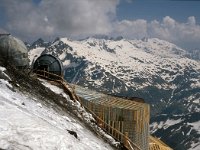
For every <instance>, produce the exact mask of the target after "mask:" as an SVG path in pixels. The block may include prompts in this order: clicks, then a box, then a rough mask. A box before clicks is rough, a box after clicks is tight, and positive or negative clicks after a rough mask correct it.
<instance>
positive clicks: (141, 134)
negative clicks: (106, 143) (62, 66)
mask: <svg viewBox="0 0 200 150" xmlns="http://www.w3.org/2000/svg"><path fill="white" fill-rule="evenodd" d="M75 91H76V94H77V95H78V96H79V97H80V98H81V103H82V104H83V106H85V107H86V108H87V109H88V110H89V111H91V112H93V113H95V114H96V115H97V116H98V118H100V120H99V121H98V124H99V125H100V126H102V128H103V129H105V130H106V131H107V132H108V133H109V134H110V135H112V136H113V137H114V138H115V139H117V140H118V141H120V142H122V143H124V145H125V146H126V147H127V148H130V149H131V147H132V148H133V149H134V148H135V149H136V148H137V149H141V150H148V149H149V118H150V116H149V115H150V108H149V105H148V104H146V103H139V102H135V101H132V100H126V99H122V98H118V97H113V96H109V95H105V94H101V93H97V92H95V91H91V90H88V89H85V88H82V87H79V86H76V87H75ZM97 120H98V119H97ZM111 127H112V128H111ZM116 131H118V132H116ZM121 134H123V135H124V136H121ZM125 137H126V138H125ZM124 139H128V141H127V140H124Z"/></svg>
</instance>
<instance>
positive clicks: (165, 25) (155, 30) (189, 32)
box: [112, 16, 200, 49]
mask: <svg viewBox="0 0 200 150" xmlns="http://www.w3.org/2000/svg"><path fill="white" fill-rule="evenodd" d="M113 31H114V33H112V34H113V35H118V34H119V35H122V36H124V37H125V38H131V39H133V38H141V37H145V36H147V37H155V38H160V39H163V40H167V41H169V42H172V43H175V44H178V45H179V46H181V47H183V48H186V49H196V48H197V49H200V45H199V41H200V25H198V24H196V20H195V17H194V16H191V17H188V20H187V22H185V23H180V22H177V21H176V20H174V19H173V18H171V17H169V16H166V17H164V18H163V20H162V21H157V20H153V21H151V22H147V21H146V20H141V19H140V20H132V21H130V20H123V21H120V22H118V23H117V25H116V26H115V30H113Z"/></svg>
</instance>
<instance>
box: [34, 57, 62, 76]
mask: <svg viewBox="0 0 200 150" xmlns="http://www.w3.org/2000/svg"><path fill="white" fill-rule="evenodd" d="M33 70H42V71H47V72H50V73H53V74H56V75H59V76H62V75H63V65H62V63H61V61H60V60H59V59H58V58H57V57H55V56H53V55H50V54H43V55H41V56H40V57H38V58H37V59H36V61H35V62H34V65H33Z"/></svg>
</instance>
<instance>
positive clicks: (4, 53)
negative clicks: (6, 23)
mask: <svg viewBox="0 0 200 150" xmlns="http://www.w3.org/2000/svg"><path fill="white" fill-rule="evenodd" d="M0 57H1V58H0V59H1V60H2V61H3V62H4V63H6V64H8V63H9V64H12V65H14V66H16V67H20V68H21V67H26V66H28V65H29V59H28V50H27V48H26V46H25V45H24V43H23V42H22V41H21V40H19V39H17V38H15V37H13V36H11V35H3V36H0Z"/></svg>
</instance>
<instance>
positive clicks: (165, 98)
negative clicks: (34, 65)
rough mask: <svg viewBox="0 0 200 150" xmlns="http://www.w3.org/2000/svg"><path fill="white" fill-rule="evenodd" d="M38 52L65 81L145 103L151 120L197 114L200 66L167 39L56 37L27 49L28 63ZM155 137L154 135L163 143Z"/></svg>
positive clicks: (158, 133)
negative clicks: (60, 68) (57, 66)
mask: <svg viewBox="0 0 200 150" xmlns="http://www.w3.org/2000/svg"><path fill="white" fill-rule="evenodd" d="M38 52H39V53H41V54H44V53H49V54H52V55H55V56H56V57H58V58H59V59H60V60H61V61H62V62H63V65H64V69H65V74H64V76H65V79H66V80H67V81H68V82H71V83H75V84H79V85H81V86H84V87H87V88H91V89H95V90H97V91H99V92H104V93H107V94H112V95H117V96H125V97H141V98H143V99H144V100H145V101H146V102H147V103H149V104H150V105H151V116H152V120H154V119H155V118H157V117H159V115H160V114H167V115H168V116H169V117H170V115H171V114H174V115H182V114H185V115H186V118H187V116H188V115H190V114H193V113H199V112H200V106H199V101H200V93H199V91H200V81H199V78H200V62H199V61H196V60H193V59H189V58H187V54H188V53H187V52H186V51H185V50H183V49H181V48H179V47H178V46H176V45H174V44H172V43H169V42H167V41H163V40H159V39H156V38H153V39H143V40H127V39H120V40H118V41H116V40H112V39H108V40H106V39H95V38H88V39H85V40H81V41H74V40H71V39H68V38H58V39H57V40H55V41H54V42H53V43H51V44H50V45H49V46H47V47H37V48H34V49H31V50H30V53H29V55H30V59H31V60H33V58H34V59H36V58H37V57H38V56H39V53H38ZM35 56H36V57H35ZM177 106H178V107H177ZM157 123H159V121H158V122H157ZM160 133H161V132H159V131H157V132H154V134H155V135H156V136H157V135H158V136H159V137H161V139H162V140H163V141H167V140H168V139H167V137H163V138H162V135H160ZM162 134H163V132H162ZM197 135H199V133H197ZM197 137H198V136H197ZM197 139H198V138H197ZM191 140H193V139H191ZM197 141H200V140H199V139H198V140H197ZM178 144H179V143H177V145H178ZM169 145H170V143H169ZM171 145H172V146H174V144H171ZM171 145H170V146H171ZM177 145H176V147H177ZM190 146H191V142H190ZM178 147H179V146H178ZM188 147H189V146H188V144H187V148H188ZM182 148H183V147H182ZM185 148H186V147H185Z"/></svg>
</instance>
